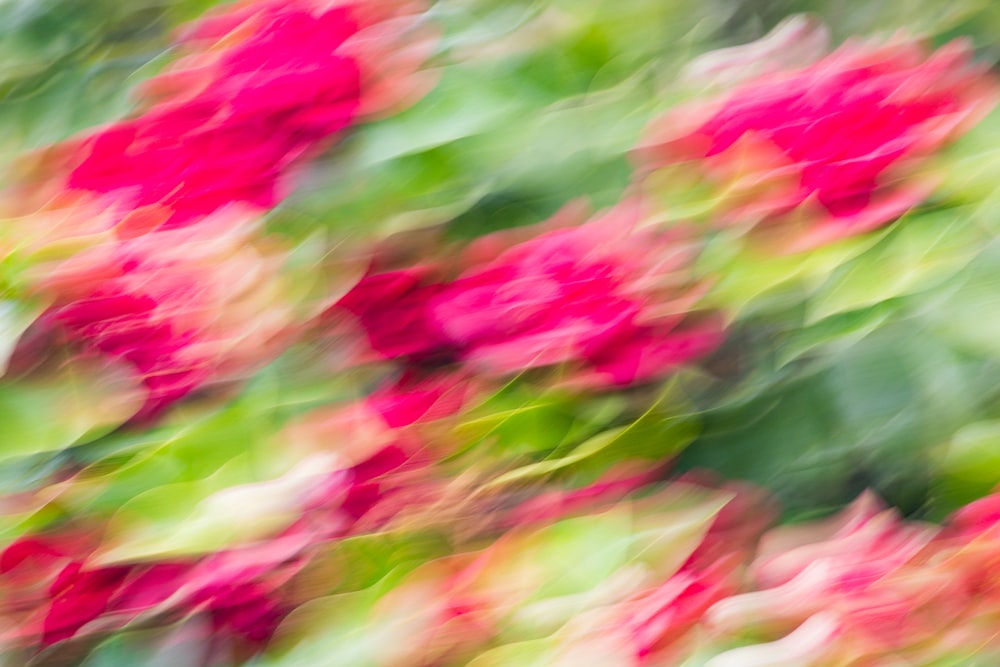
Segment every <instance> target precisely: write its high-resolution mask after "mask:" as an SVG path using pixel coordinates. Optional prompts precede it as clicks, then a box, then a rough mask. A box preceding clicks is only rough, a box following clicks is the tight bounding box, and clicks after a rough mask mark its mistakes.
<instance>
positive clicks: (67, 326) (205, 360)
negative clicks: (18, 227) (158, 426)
mask: <svg viewBox="0 0 1000 667" xmlns="http://www.w3.org/2000/svg"><path fill="white" fill-rule="evenodd" d="M250 231H251V230H249V229H247V228H244V226H243V225H242V219H241V218H239V217H238V216H235V217H230V216H224V217H220V218H219V219H214V220H207V221H205V222H204V224H203V225H202V226H200V227H198V228H196V229H190V230H175V231H170V232H161V233H159V234H156V235H152V236H150V235H146V236H140V237H138V238H136V239H131V240H128V241H118V242H111V243H106V244H103V245H99V246H95V247H93V248H91V249H90V250H88V251H85V252H82V253H79V254H77V255H75V256H74V257H73V258H71V259H70V260H68V261H66V262H63V263H61V264H59V265H58V266H57V267H56V268H54V269H52V270H49V271H47V272H46V273H45V276H44V282H43V284H42V288H43V290H44V291H45V292H47V293H48V294H51V295H53V296H54V297H55V299H56V304H55V305H54V306H53V307H52V308H50V310H49V311H48V312H47V313H45V314H44V315H43V316H42V318H41V320H40V321H41V323H42V326H43V327H44V328H46V329H52V330H55V331H58V332H60V333H61V334H62V336H63V337H64V338H66V339H67V340H68V341H70V342H73V343H76V344H79V345H80V346H81V347H83V348H84V349H86V350H89V351H91V352H95V353H98V354H100V355H104V356H106V357H108V358H111V359H113V360H116V361H119V362H122V363H123V364H124V365H125V366H126V367H127V368H129V369H131V370H132V371H133V372H134V373H135V374H136V376H137V377H138V378H139V379H140V380H141V382H142V384H143V386H144V387H145V390H146V394H147V395H146V400H145V405H144V406H143V408H142V409H141V411H140V413H139V414H138V415H137V418H138V419H145V418H149V417H152V416H154V415H156V414H157V413H159V412H160V411H161V410H162V409H163V408H165V407H166V406H168V405H169V404H171V403H173V402H174V401H176V400H178V399H180V398H182V397H183V396H185V395H187V394H188V393H190V392H191V391H192V390H194V389H196V388H197V387H199V386H201V385H202V384H204V383H205V382H207V381H208V380H210V379H218V378H223V377H227V376H231V375H233V374H234V373H237V372H240V371H245V369H246V368H247V367H248V366H252V365H253V364H256V363H259V361H260V360H261V359H264V358H266V357H267V355H268V353H269V351H270V349H271V348H272V347H273V346H274V342H275V341H277V340H278V339H279V334H280V333H281V332H282V330H283V329H284V327H286V326H287V324H288V313H287V312H286V311H287V305H285V304H281V303H275V302H274V294H273V293H272V292H273V288H274V287H275V283H274V282H272V281H273V278H274V277H273V276H272V275H270V274H272V273H273V271H274V269H275V268H276V267H275V266H274V264H273V262H272V261H270V260H269V259H268V258H266V257H265V256H262V255H261V254H258V253H257V252H256V251H255V249H254V248H253V247H252V246H249V245H248V244H246V236H247V234H248V233H249V232H250Z"/></svg>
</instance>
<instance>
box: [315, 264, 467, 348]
mask: <svg viewBox="0 0 1000 667" xmlns="http://www.w3.org/2000/svg"><path fill="white" fill-rule="evenodd" d="M442 288H443V286H442V285H441V284H440V283H438V282H435V281H434V280H433V279H432V278H431V277H430V271H429V270H427V269H423V268H419V267H418V268H412V269H406V270H402V271H389V272H385V273H373V274H369V275H367V276H365V277H364V278H362V279H361V280H360V281H359V282H358V284H357V285H355V286H354V287H353V288H352V289H351V291H350V292H348V293H347V294H345V295H344V296H343V297H342V298H341V299H340V301H338V302H337V304H336V305H335V307H334V308H333V309H331V311H330V312H329V313H328V315H330V316H335V315H339V314H343V313H349V314H350V315H352V316H353V317H354V318H355V319H356V320H357V323H358V324H359V325H360V327H361V329H362V331H363V332H364V334H365V337H366V338H367V339H368V344H369V345H370V346H371V349H372V351H374V353H375V354H376V356H379V357H381V358H383V359H406V360H411V361H416V362H420V361H423V360H427V359H431V358H434V357H441V356H448V355H449V352H450V350H449V348H450V347H451V342H450V341H449V340H448V339H447V338H446V337H445V336H443V335H442V334H441V333H440V332H439V331H438V330H437V329H436V328H435V326H434V323H433V322H432V321H431V320H430V313H429V309H428V308H429V303H430V301H431V299H432V298H434V297H435V296H436V295H437V294H438V293H439V292H440V291H441V289H442Z"/></svg>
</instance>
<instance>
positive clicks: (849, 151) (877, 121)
mask: <svg viewBox="0 0 1000 667" xmlns="http://www.w3.org/2000/svg"><path fill="white" fill-rule="evenodd" d="M993 99H994V95H993V85H992V83H990V82H989V81H987V80H986V79H985V78H984V77H983V75H982V71H981V69H980V68H977V67H974V66H972V65H970V64H969V57H968V52H967V49H966V48H965V47H964V46H962V45H959V44H957V43H952V44H950V45H948V46H946V47H944V48H942V49H941V50H939V51H937V52H935V53H933V54H932V55H930V56H929V57H927V56H925V55H924V53H923V52H922V50H921V49H920V48H919V47H918V46H917V45H916V44H913V43H910V42H904V41H897V42H894V43H892V44H890V45H887V46H885V47H882V48H870V47H868V46H865V45H861V44H857V43H848V44H845V45H844V46H843V47H842V48H841V49H839V50H838V51H836V52H834V53H832V54H831V55H829V56H827V57H825V58H823V59H821V60H819V61H818V62H816V63H814V64H811V65H809V66H806V67H803V68H801V69H798V70H790V71H784V72H773V73H769V74H766V75H763V76H760V77H758V78H756V79H753V80H751V81H749V82H747V83H744V84H742V85H740V86H738V87H737V88H735V89H734V90H733V91H732V92H731V93H730V94H729V95H727V96H725V97H724V98H723V99H721V100H719V101H716V102H713V103H711V104H708V105H704V106H700V107H694V108H689V109H686V110H682V111H677V112H673V113H670V114H668V115H667V116H665V117H664V118H662V119H660V120H659V121H657V122H656V124H655V126H654V127H653V128H652V131H651V132H650V133H649V135H648V136H647V137H646V139H645V140H644V141H643V143H642V144H641V146H640V147H639V149H638V150H637V157H638V159H639V161H640V162H641V163H642V164H643V166H644V168H645V169H646V170H647V171H650V172H651V171H655V170H657V169H660V168H662V167H665V166H669V165H672V164H675V163H686V164H687V165H688V166H689V167H690V168H691V169H694V170H696V171H697V172H698V173H699V174H700V175H701V176H702V177H704V178H705V179H707V181H708V182H709V183H710V184H712V185H713V186H715V187H717V188H720V189H721V190H723V192H722V193H721V195H722V201H721V206H722V214H723V216H724V217H725V218H726V219H727V220H731V221H735V222H740V223H755V222H758V221H765V222H770V221H774V220H778V219H787V218H789V217H790V216H792V214H794V216H795V219H796V220H799V221H800V222H803V223H804V224H805V225H806V229H805V230H804V231H803V232H801V233H802V234H803V235H802V237H801V238H796V239H793V240H792V242H791V247H792V249H802V248H807V247H811V246H815V245H818V244H820V243H825V242H828V241H831V240H835V239H837V238H841V237H844V236H849V235H852V234H858V233H862V232H865V231H868V230H871V229H873V228H876V227H879V226H881V225H884V224H887V223H889V222H891V221H892V220H893V219H895V218H897V217H898V216H899V215H901V214H902V213H903V212H904V211H906V210H907V209H908V208H910V207H911V206H913V205H915V204H917V203H919V201H920V200H921V199H923V198H924V197H925V196H926V194H927V192H928V186H927V183H926V182H922V181H921V180H920V179H913V178H910V179H907V180H901V179H900V175H901V174H903V173H905V171H904V170H907V169H910V168H911V166H912V164H913V162H914V160H917V159H919V158H923V157H925V156H927V155H928V154H930V153H931V152H933V151H935V150H936V149H938V148H940V147H941V146H942V145H944V144H945V143H946V142H948V141H949V140H951V139H953V138H954V137H955V136H957V135H958V134H960V133H962V132H963V131H964V130H965V129H967V128H968V127H969V126H970V124H972V123H974V122H975V121H977V120H979V119H980V118H981V117H982V116H983V115H985V113H986V112H987V111H988V110H989V109H990V108H991V106H992V103H993ZM664 174H665V175H664V177H663V178H664V180H665V181H669V178H670V176H669V172H664ZM654 180H655V179H651V180H649V181H648V183H649V184H650V185H649V187H651V188H652V189H656V188H657V187H659V186H657V185H656V184H655V182H654ZM665 184H666V185H667V187H669V182H665ZM667 205H668V206H669V202H667Z"/></svg>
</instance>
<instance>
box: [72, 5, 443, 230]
mask: <svg viewBox="0 0 1000 667" xmlns="http://www.w3.org/2000/svg"><path fill="white" fill-rule="evenodd" d="M382 4H385V3H379V2H377V1H376V0H359V1H358V2H353V3H347V4H340V3H336V6H331V4H330V3H320V2H312V1H311V0H292V1H291V2H276V1H274V0H258V1H257V2H250V3H242V4H236V5H227V6H226V7H225V8H224V9H223V10H222V11H221V13H220V14H219V15H217V16H214V17H212V18H209V19H205V20H203V21H202V22H200V23H199V24H197V25H195V26H194V28H193V29H192V30H190V31H189V34H188V37H187V39H186V41H185V46H186V47H187V48H188V55H187V56H186V57H185V58H183V59H181V60H180V61H179V62H178V63H177V64H176V65H175V66H174V67H173V68H172V69H171V70H169V71H168V72H167V73H166V74H164V75H162V76H161V77H159V78H157V79H155V80H154V81H153V82H152V84H151V85H149V86H147V88H148V93H150V94H151V96H152V99H154V100H155V104H154V105H153V106H152V107H151V108H150V109H149V110H148V111H146V112H145V113H144V114H142V115H140V116H138V117H137V118H134V119H132V120H126V121H122V122H119V123H116V124H113V125H111V126H109V127H108V128H106V129H104V130H102V131H99V132H97V133H95V134H93V135H91V136H90V137H87V138H84V139H83V140H81V141H79V142H77V144H76V145H74V146H72V147H71V149H72V151H73V152H75V153H76V158H75V160H73V162H74V166H73V167H72V169H71V171H70V173H69V176H68V179H67V183H66V185H67V188H68V189H70V190H87V191H91V192H96V193H106V194H107V193H110V194H112V195H113V196H114V197H115V199H116V200H117V201H121V202H124V203H125V204H126V205H127V206H128V207H130V208H141V207H145V206H157V207H163V208H164V209H165V210H166V211H167V216H166V220H165V222H164V227H165V228H170V227H177V226H182V225H186V224H190V223H191V222H193V221H195V220H197V219H198V218H200V217H202V216H205V215H208V214H210V213H212V212H213V211H216V210H217V209H219V208H221V207H223V206H225V205H227V204H230V203H239V204H243V205H248V206H255V207H258V208H261V209H267V208H271V207H273V206H275V205H276V204H277V203H278V202H279V201H280V200H281V199H282V198H283V197H284V196H285V195H286V194H287V189H288V184H287V176H288V174H289V170H290V169H291V168H292V167H293V166H294V165H296V164H298V163H299V161H300V159H301V158H302V157H303V156H309V155H313V154H315V153H316V152H317V151H319V150H321V149H323V148H324V147H325V146H326V144H327V143H328V140H329V139H330V138H331V137H333V136H335V135H336V134H337V133H339V132H341V131H342V130H344V129H345V128H347V127H349V126H350V125H351V124H352V123H354V122H355V120H356V119H357V118H358V117H359V114H368V113H371V112H372V111H373V110H376V109H378V108H380V106H384V105H385V104H386V102H387V101H386V100H385V99H382V98H385V97H386V95H385V93H384V91H383V88H384V87H385V86H386V85H387V83H392V84H395V85H396V87H397V88H398V89H400V90H401V91H406V90H411V89H412V88H414V86H413V85H410V86H408V85H407V84H406V83H405V81H402V80H405V79H406V77H407V76H410V77H412V76H413V71H414V70H416V68H417V66H418V65H419V63H421V62H422V61H423V59H424V57H425V56H426V48H425V47H421V48H418V49H416V50H415V49H414V47H413V40H412V39H410V38H408V37H406V36H405V31H403V29H402V28H400V27H398V26H394V27H385V26H382V25H381V24H380V23H381V21H382V20H383V19H386V18H390V17H392V16H393V11H395V10H397V9H398V8H395V7H392V6H391V5H388V4H386V5H385V6H380V5H382ZM393 50H395V51H398V52H400V53H393ZM383 57H384V63H380V64H375V63H370V62H368V61H369V60H372V59H379V58H383ZM373 68H375V69H378V68H381V70H380V71H379V74H377V75H373V74H372V73H371V70H372V69H373ZM385 78H387V79H388V80H389V81H388V82H386V81H382V79H385ZM418 78H419V77H418Z"/></svg>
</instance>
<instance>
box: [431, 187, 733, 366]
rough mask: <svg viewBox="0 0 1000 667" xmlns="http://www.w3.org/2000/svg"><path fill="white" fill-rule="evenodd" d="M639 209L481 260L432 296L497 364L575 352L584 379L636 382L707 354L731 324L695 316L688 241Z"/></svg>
mask: <svg viewBox="0 0 1000 667" xmlns="http://www.w3.org/2000/svg"><path fill="white" fill-rule="evenodd" d="M637 214H638V207H637V206H635V205H634V203H632V202H630V203H627V204H625V205H622V206H620V207H619V208H617V209H614V210H612V211H610V212H608V213H607V214H605V215H604V216H602V217H600V218H597V219H594V220H591V221H589V222H586V223H584V224H582V225H579V226H575V227H569V228H565V229H556V230H554V231H549V232H546V233H543V234H540V235H538V236H536V237H535V238H532V239H530V240H527V241H524V242H521V243H518V244H516V245H514V246H513V247H510V248H509V249H507V250H504V251H503V252H501V253H500V254H499V256H495V259H492V260H488V261H485V262H483V263H480V264H478V265H474V266H473V267H472V268H471V269H470V270H468V271H467V272H466V273H465V274H463V275H462V276H461V277H460V278H459V279H458V280H456V281H454V282H452V283H450V284H448V285H447V286H445V287H444V288H443V289H442V290H441V293H440V294H438V295H436V296H434V297H433V298H432V299H431V302H430V317H431V319H432V320H433V323H434V324H435V326H436V327H437V328H438V329H439V330H440V331H441V333H442V334H443V335H444V337H445V338H446V339H447V340H449V341H450V342H451V343H452V345H454V346H455V347H457V348H459V349H461V350H462V351H463V358H464V359H465V360H466V361H468V362H469V363H471V364H473V365H474V366H475V367H477V368H479V369H481V370H484V371H486V372H487V373H490V374H500V375H503V374H509V373H517V372H520V371H523V370H526V369H530V368H538V367H543V366H549V365H553V364H566V363H575V364H578V365H581V366H582V369H583V370H582V371H581V375H580V376H579V380H580V381H581V382H587V383H591V384H604V385H607V384H613V385H626V384H630V383H632V382H637V381H642V380H646V379H649V378H651V377H655V376H656V375H658V374H660V373H663V372H664V371H666V370H669V369H671V368H673V367H675V366H676V365H678V364H681V363H684V362H687V361H690V360H691V359H693V358H696V357H698V356H700V355H703V354H705V353H706V352H708V351H710V350H711V349H713V348H714V347H715V345H716V344H717V343H718V342H719V340H720V338H721V336H720V331H719V328H718V327H717V326H715V327H706V328H704V329H697V328H692V327H690V325H689V321H690V320H687V319H686V316H687V312H686V310H687V307H688V306H690V305H691V304H692V303H693V302H694V300H695V299H696V297H697V291H696V290H695V289H693V286H692V284H691V282H690V280H689V279H688V278H687V277H686V275H685V270H686V269H687V263H688V260H689V259H690V256H691V253H690V248H689V247H688V246H686V245H685V244H683V243H682V242H680V240H679V239H678V238H675V237H673V236H669V235H659V234H656V233H653V232H649V231H646V230H640V229H638V228H637V227H636V226H635V223H636V221H637ZM522 233H523V231H518V232H517V234H522ZM482 243H484V244H485V245H486V246H491V245H495V244H496V239H486V240H484V241H483V242H482ZM693 297H694V298H693Z"/></svg>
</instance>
